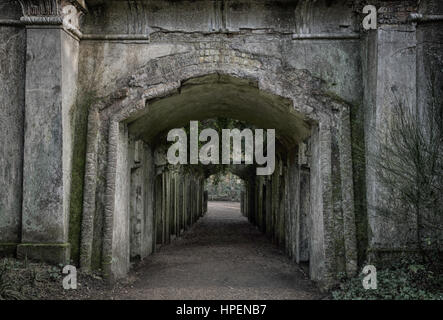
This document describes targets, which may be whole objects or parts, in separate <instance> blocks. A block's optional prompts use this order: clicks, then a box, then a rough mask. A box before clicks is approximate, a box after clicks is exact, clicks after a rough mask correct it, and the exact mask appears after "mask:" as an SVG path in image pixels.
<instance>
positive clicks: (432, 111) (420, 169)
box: [369, 99, 443, 257]
mask: <svg viewBox="0 0 443 320" xmlns="http://www.w3.org/2000/svg"><path fill="white" fill-rule="evenodd" d="M396 100H397V103H396V105H395V106H394V107H393V109H392V118H391V121H390V123H389V125H388V129H387V130H386V131H385V132H384V133H382V134H380V133H378V135H379V139H378V141H379V146H378V148H377V151H376V152H375V154H373V155H369V156H370V157H371V158H372V165H373V166H374V168H373V169H374V172H375V174H376V176H377V179H378V181H379V182H380V183H381V185H382V186H383V187H384V188H385V190H386V191H387V192H386V194H385V195H384V197H385V199H384V201H381V202H380V204H379V205H377V207H376V208H375V209H376V210H377V212H378V213H380V214H383V215H385V216H387V217H389V219H393V220H394V221H415V224H416V225H415V228H416V242H417V247H418V250H419V251H420V253H421V254H422V257H426V256H427V254H426V252H427V249H431V248H434V249H435V248H437V249H438V248H439V247H441V241H442V235H443V225H442V221H443V121H442V111H443V108H442V104H441V102H438V101H436V99H434V101H433V102H432V103H430V104H429V105H428V108H427V110H411V108H410V107H407V106H405V105H404V104H403V103H401V102H400V101H399V99H396Z"/></svg>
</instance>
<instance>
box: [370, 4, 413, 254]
mask: <svg viewBox="0 0 443 320" xmlns="http://www.w3.org/2000/svg"><path fill="white" fill-rule="evenodd" d="M395 8H396V4H395V1H389V2H385V3H384V7H381V8H379V16H378V20H379V23H378V28H377V30H371V31H369V32H367V33H366V34H365V35H364V36H363V57H362V67H363V84H364V109H365V139H366V164H367V168H366V188H367V207H368V225H369V230H368V236H369V239H368V247H369V248H368V251H369V253H370V256H373V254H372V253H375V252H378V253H382V252H385V253H389V254H390V253H393V252H397V251H399V250H401V248H405V247H408V244H407V243H408V242H409V243H410V241H411V240H412V241H413V237H414V236H413V232H410V230H409V226H408V224H407V223H404V224H403V225H401V224H400V223H393V221H391V220H389V219H386V217H383V216H382V215H380V214H379V213H378V212H377V210H376V209H375V208H377V207H378V206H379V204H380V203H382V201H383V198H384V197H383V195H384V194H386V193H387V192H388V191H387V190H385V188H384V187H383V185H382V184H381V182H380V180H379V178H378V177H377V175H376V172H375V164H374V159H375V158H376V155H377V148H378V147H377V146H378V145H379V139H380V138H381V137H382V136H384V135H386V133H387V130H389V125H388V124H389V123H390V121H395V119H394V118H393V116H392V110H393V108H394V106H395V105H396V104H398V103H402V104H403V105H404V106H405V107H408V108H411V110H413V109H414V108H415V107H416V104H417V101H416V86H417V82H416V74H417V69H416V46H417V41H416V28H415V25H414V24H412V23H409V22H408V21H407V20H406V18H407V16H408V14H409V13H410V12H408V11H404V12H399V11H398V10H396V9H395ZM410 9H413V8H409V7H405V8H404V10H410ZM378 253H376V254H378Z"/></svg>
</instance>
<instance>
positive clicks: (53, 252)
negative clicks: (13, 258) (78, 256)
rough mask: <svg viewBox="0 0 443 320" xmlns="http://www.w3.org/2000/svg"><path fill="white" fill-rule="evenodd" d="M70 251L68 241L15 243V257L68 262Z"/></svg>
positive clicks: (52, 262) (48, 261) (54, 262)
mask: <svg viewBox="0 0 443 320" xmlns="http://www.w3.org/2000/svg"><path fill="white" fill-rule="evenodd" d="M70 251H71V246H70V244H69V243H53V244H51V243H21V244H19V245H17V258H18V259H25V258H26V259H31V260H37V261H43V262H46V263H51V264H59V263H62V264H68V263H69V258H70Z"/></svg>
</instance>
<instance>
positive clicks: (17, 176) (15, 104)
mask: <svg viewBox="0 0 443 320" xmlns="http://www.w3.org/2000/svg"><path fill="white" fill-rule="evenodd" d="M20 16H21V8H20V5H19V4H18V3H15V2H13V1H12V0H10V1H3V2H1V3H0V137H1V138H0V256H2V255H14V254H15V251H16V247H17V244H18V243H19V242H20V238H21V214H22V208H21V202H22V173H23V130H24V127H23V125H24V103H25V55H26V38H25V29H24V27H23V25H21V24H20V21H19V18H20Z"/></svg>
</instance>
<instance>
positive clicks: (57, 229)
mask: <svg viewBox="0 0 443 320" xmlns="http://www.w3.org/2000/svg"><path fill="white" fill-rule="evenodd" d="M20 4H21V5H22V9H23V17H22V18H21V21H22V22H23V23H24V24H25V25H26V46H27V52H26V58H27V59H26V81H25V132H24V164H23V177H24V178H23V204H22V239H21V240H22V243H21V244H20V245H19V246H18V247H17V255H18V256H19V257H25V256H27V257H28V258H35V259H39V260H44V261H48V262H53V263H64V262H68V261H69V258H70V246H69V244H68V219H69V196H70V176H71V158H72V146H71V120H72V119H71V115H70V114H71V111H72V109H73V108H74V105H75V98H76V93H77V92H76V83H77V67H78V62H77V61H78V48H79V39H78V37H77V36H76V35H75V32H74V33H73V30H74V27H75V26H74V24H75V21H74V20H75V19H74V18H73V17H74V16H75V17H78V15H79V12H77V11H76V10H77V9H76V8H75V7H74V6H72V5H71V4H70V3H69V2H67V3H65V2H62V1H57V0H52V1H50V0H46V1H30V0H28V1H25V0H22V1H20ZM67 9H69V10H67ZM65 14H66V15H69V17H71V16H72V19H71V18H70V19H68V20H66V21H69V24H67V23H66V24H63V20H64V16H65Z"/></svg>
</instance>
